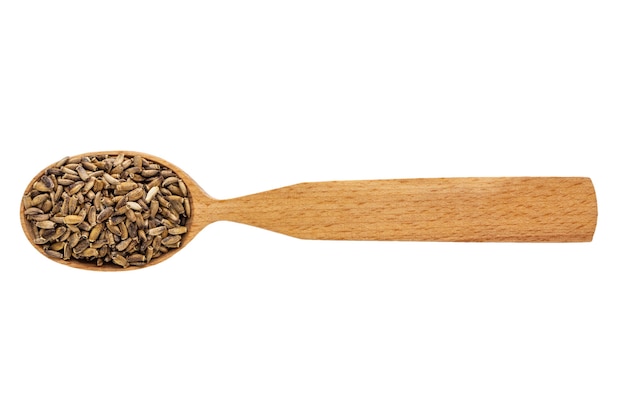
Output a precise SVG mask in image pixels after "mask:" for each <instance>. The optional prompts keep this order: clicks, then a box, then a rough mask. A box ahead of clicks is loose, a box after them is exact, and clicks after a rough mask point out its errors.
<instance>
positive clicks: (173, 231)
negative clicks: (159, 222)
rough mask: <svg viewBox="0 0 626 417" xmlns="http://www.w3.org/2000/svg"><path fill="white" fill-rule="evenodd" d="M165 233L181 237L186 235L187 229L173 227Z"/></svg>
mask: <svg viewBox="0 0 626 417" xmlns="http://www.w3.org/2000/svg"><path fill="white" fill-rule="evenodd" d="M167 232H168V233H169V234H170V235H183V234H185V233H187V228H186V227H185V226H178V227H173V228H171V229H168V230H167Z"/></svg>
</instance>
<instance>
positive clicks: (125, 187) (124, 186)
mask: <svg viewBox="0 0 626 417" xmlns="http://www.w3.org/2000/svg"><path fill="white" fill-rule="evenodd" d="M137 187H139V184H137V183H136V182H134V181H132V180H128V181H124V182H121V183H119V184H118V185H116V186H115V190H116V191H122V192H127V191H130V190H134V189H135V188H137Z"/></svg>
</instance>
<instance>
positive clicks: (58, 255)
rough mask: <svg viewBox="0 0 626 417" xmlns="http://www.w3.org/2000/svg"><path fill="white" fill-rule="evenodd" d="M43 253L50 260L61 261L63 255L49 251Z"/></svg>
mask: <svg viewBox="0 0 626 417" xmlns="http://www.w3.org/2000/svg"><path fill="white" fill-rule="evenodd" d="M44 252H46V255H48V256H49V257H51V258H55V259H63V254H62V253H61V252H57V251H55V250H51V249H45V250H44Z"/></svg>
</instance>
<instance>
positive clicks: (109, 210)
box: [96, 207, 113, 223]
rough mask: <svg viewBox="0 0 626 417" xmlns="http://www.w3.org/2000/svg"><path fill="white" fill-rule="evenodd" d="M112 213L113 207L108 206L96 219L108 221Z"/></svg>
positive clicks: (100, 221) (99, 221)
mask: <svg viewBox="0 0 626 417" xmlns="http://www.w3.org/2000/svg"><path fill="white" fill-rule="evenodd" d="M112 214H113V207H106V208H105V209H104V210H102V211H101V212H100V214H98V217H96V221H97V222H98V223H102V222H104V221H106V220H107V219H108V218H109V217H111V215H112Z"/></svg>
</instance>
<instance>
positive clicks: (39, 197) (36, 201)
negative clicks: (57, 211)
mask: <svg viewBox="0 0 626 417" xmlns="http://www.w3.org/2000/svg"><path fill="white" fill-rule="evenodd" d="M48 198H50V195H49V194H39V195H37V196H35V197H33V198H32V201H31V203H32V205H33V206H38V205H40V204H43V202H44V201H46V200H47V199H48Z"/></svg>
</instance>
